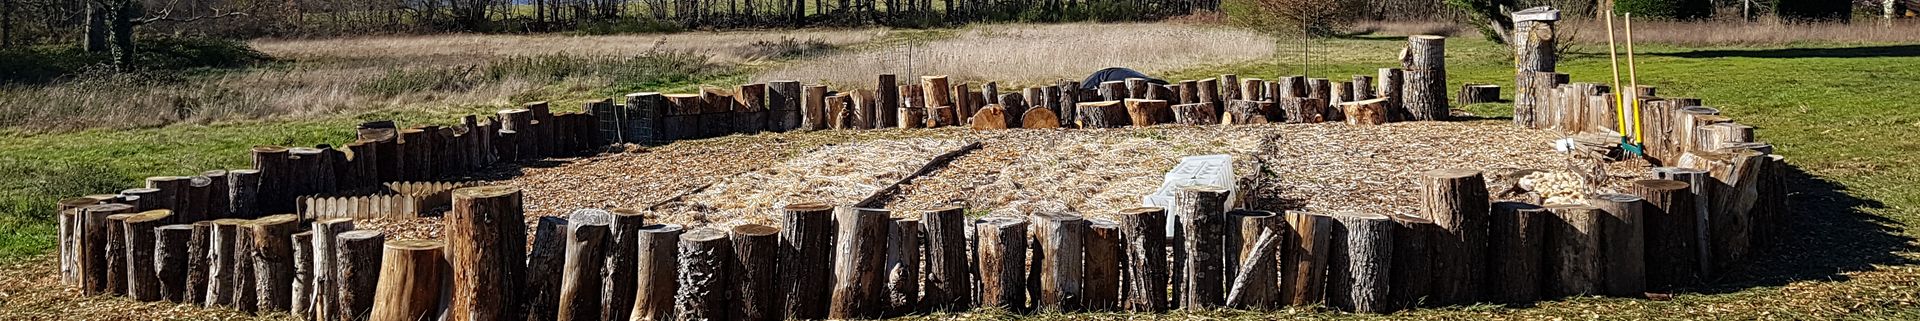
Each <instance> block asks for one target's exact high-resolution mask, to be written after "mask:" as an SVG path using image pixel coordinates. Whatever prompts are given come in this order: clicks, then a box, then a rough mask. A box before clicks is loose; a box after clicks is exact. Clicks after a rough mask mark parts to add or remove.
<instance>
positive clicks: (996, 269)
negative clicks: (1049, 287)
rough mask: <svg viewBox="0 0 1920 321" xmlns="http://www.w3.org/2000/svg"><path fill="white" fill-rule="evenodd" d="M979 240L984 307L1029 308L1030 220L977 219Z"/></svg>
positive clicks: (1007, 218)
mask: <svg viewBox="0 0 1920 321" xmlns="http://www.w3.org/2000/svg"><path fill="white" fill-rule="evenodd" d="M974 227H975V229H974V230H975V231H976V232H975V233H976V237H977V239H978V242H979V249H978V250H977V251H978V258H979V260H980V261H979V263H977V265H976V266H978V267H979V269H980V272H979V273H980V306H981V307H990V308H1000V309H1004V310H1009V311H1018V310H1022V309H1024V308H1025V307H1026V296H1027V290H1026V270H1027V269H1026V264H1027V221H1026V220H1023V219H1019V218H1011V217H988V218H983V219H980V220H978V221H975V222H974Z"/></svg>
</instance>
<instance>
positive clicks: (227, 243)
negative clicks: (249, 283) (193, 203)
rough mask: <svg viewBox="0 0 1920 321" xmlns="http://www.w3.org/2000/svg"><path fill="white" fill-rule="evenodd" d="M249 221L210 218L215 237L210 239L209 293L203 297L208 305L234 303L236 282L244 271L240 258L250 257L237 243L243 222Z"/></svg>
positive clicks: (229, 304) (208, 260)
mask: <svg viewBox="0 0 1920 321" xmlns="http://www.w3.org/2000/svg"><path fill="white" fill-rule="evenodd" d="M245 222H246V220H242V219H218V220H213V221H212V222H209V223H210V224H211V226H210V228H211V232H209V233H208V235H210V236H211V237H209V238H208V241H207V244H208V248H209V249H208V252H207V253H208V254H207V265H208V268H207V294H206V299H205V300H204V301H202V303H203V304H204V305H205V306H207V307H214V306H222V307H233V306H234V303H233V301H234V300H233V297H234V293H233V290H234V288H235V286H234V283H236V282H238V281H239V280H237V278H238V277H239V275H240V271H239V264H240V261H242V260H243V259H246V257H243V256H242V255H241V249H240V247H237V246H234V245H235V244H236V243H239V242H238V240H237V239H238V238H239V230H240V224H241V223H245ZM249 271H251V270H249ZM249 273H251V272H249Z"/></svg>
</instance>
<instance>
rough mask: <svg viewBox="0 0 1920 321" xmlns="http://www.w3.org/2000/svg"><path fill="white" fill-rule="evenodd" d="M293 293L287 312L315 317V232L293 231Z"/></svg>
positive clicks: (305, 316) (304, 316)
mask: <svg viewBox="0 0 1920 321" xmlns="http://www.w3.org/2000/svg"><path fill="white" fill-rule="evenodd" d="M292 245H293V287H292V289H293V293H292V298H291V301H292V302H291V303H292V306H291V309H290V310H288V311H287V312H291V313H293V315H297V316H301V317H303V318H311V317H313V232H311V231H308V232H300V233H293V244H292Z"/></svg>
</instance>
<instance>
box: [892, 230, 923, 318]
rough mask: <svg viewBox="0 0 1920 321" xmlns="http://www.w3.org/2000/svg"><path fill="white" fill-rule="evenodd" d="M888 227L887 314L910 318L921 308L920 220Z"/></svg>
mask: <svg viewBox="0 0 1920 321" xmlns="http://www.w3.org/2000/svg"><path fill="white" fill-rule="evenodd" d="M887 224H888V225H891V226H888V227H887V229H888V230H887V260H886V274H887V279H886V281H887V306H886V308H887V315H889V316H897V315H906V314H909V313H913V312H915V311H916V310H918V309H919V307H920V221H918V220H911V219H892V220H891V222H888V223H887Z"/></svg>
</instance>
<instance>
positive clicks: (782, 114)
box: [767, 81, 805, 132]
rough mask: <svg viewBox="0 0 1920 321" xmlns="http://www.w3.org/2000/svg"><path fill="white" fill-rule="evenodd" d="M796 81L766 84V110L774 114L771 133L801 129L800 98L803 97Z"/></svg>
mask: <svg viewBox="0 0 1920 321" xmlns="http://www.w3.org/2000/svg"><path fill="white" fill-rule="evenodd" d="M801 88H802V87H801V86H800V82H798V81H775V82H769V83H767V104H768V105H769V106H768V109H771V110H772V111H773V113H774V116H772V118H773V119H772V120H770V121H771V122H773V123H774V124H773V125H772V127H773V131H778V132H785V131H791V130H795V129H800V128H803V125H804V124H803V123H802V122H801V120H802V118H801V115H802V113H801V108H800V101H801V99H800V98H801V97H802V96H804V95H805V93H804V92H803V91H801V90H802V89H801Z"/></svg>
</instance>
